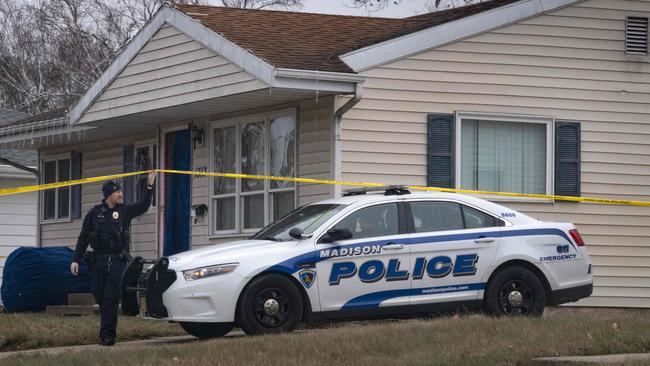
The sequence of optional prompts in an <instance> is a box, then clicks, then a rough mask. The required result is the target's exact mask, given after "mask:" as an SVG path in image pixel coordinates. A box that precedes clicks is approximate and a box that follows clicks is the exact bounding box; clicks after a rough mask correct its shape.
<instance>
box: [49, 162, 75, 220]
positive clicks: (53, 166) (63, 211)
mask: <svg viewBox="0 0 650 366" xmlns="http://www.w3.org/2000/svg"><path fill="white" fill-rule="evenodd" d="M70 162H71V159H70V155H66V156H64V157H58V158H51V159H46V160H43V162H42V172H43V175H42V180H43V183H44V184H47V183H56V182H65V181H68V180H70V172H71V168H72V167H71V163H70ZM42 217H43V221H54V220H60V219H68V218H70V187H62V188H54V189H47V190H45V191H43V216H42Z"/></svg>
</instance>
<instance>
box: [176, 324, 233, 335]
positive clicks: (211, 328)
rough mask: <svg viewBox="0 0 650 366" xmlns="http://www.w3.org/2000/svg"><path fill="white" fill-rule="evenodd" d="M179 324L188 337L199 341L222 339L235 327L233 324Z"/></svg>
mask: <svg viewBox="0 0 650 366" xmlns="http://www.w3.org/2000/svg"><path fill="white" fill-rule="evenodd" d="M180 324H181V328H183V330H184V331H186V332H187V333H188V334H189V335H193V336H195V337H197V338H200V339H207V338H218V337H223V336H225V335H226V334H228V333H229V332H230V331H231V330H232V329H233V328H234V327H235V324H234V323H198V322H181V323H180Z"/></svg>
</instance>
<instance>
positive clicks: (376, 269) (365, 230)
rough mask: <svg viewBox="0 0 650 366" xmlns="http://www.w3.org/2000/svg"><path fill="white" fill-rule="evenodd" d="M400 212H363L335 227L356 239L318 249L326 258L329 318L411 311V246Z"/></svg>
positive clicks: (323, 285) (324, 306)
mask: <svg viewBox="0 0 650 366" xmlns="http://www.w3.org/2000/svg"><path fill="white" fill-rule="evenodd" d="M400 211H401V208H399V206H398V203H397V201H395V202H391V203H382V204H376V205H372V206H367V207H363V208H360V209H358V210H356V211H354V212H352V213H350V214H349V215H347V216H346V217H345V218H343V219H342V220H340V221H339V222H338V223H337V224H336V225H335V226H334V228H335V229H343V228H346V229H349V230H350V232H352V235H353V237H352V238H351V239H348V240H344V241H340V242H336V243H322V242H319V243H317V244H316V250H317V251H319V252H320V258H327V259H326V260H322V261H320V262H318V263H317V264H316V270H317V272H318V274H319V276H320V280H319V281H318V290H319V295H320V300H321V310H322V311H323V312H325V313H324V316H325V317H326V318H336V317H348V316H363V315H368V316H371V315H380V314H388V313H394V312H399V311H408V305H409V293H408V291H409V286H410V285H409V281H408V276H409V268H410V263H409V246H408V245H406V244H407V240H408V234H406V230H405V228H404V230H400V227H399V222H400V220H399V219H398V218H399V214H398V212H400ZM319 241H320V240H319ZM398 306H400V308H397V307H398ZM402 306H403V307H402Z"/></svg>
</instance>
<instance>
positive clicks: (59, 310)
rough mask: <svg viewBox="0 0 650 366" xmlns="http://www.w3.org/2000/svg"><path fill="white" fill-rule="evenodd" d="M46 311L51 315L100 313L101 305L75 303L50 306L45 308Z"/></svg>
mask: <svg viewBox="0 0 650 366" xmlns="http://www.w3.org/2000/svg"><path fill="white" fill-rule="evenodd" d="M45 312H46V313H47V314H50V315H75V316H79V315H90V314H93V313H99V307H98V306H74V305H60V306H48V307H46V308H45Z"/></svg>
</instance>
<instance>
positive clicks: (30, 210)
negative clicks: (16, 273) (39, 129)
mask: <svg viewBox="0 0 650 366" xmlns="http://www.w3.org/2000/svg"><path fill="white" fill-rule="evenodd" d="M25 117H26V116H25V115H24V114H22V113H19V112H14V111H11V110H8V109H4V108H0V128H2V127H4V126H7V125H9V124H11V123H12V122H15V121H16V120H20V119H22V118H25ZM14 147H17V146H14ZM7 160H8V161H7ZM37 161H38V159H37V154H36V151H35V150H20V149H11V148H8V147H5V146H0V189H1V188H11V187H21V186H27V185H34V184H37V183H38V182H37V176H36V175H34V173H32V172H29V171H27V170H25V169H19V168H17V167H16V166H15V165H19V166H22V167H27V168H32V169H33V168H35V167H36V166H37V165H38V163H37ZM10 163H14V165H9V164H10ZM37 198H38V194H37V193H35V192H32V193H24V194H19V195H13V196H0V286H1V285H2V268H3V267H4V264H5V260H6V259H7V257H8V256H9V254H10V253H11V252H12V251H13V250H14V249H16V248H18V247H21V246H30V247H35V246H36V243H37V236H36V234H37V227H38V216H37V215H36V210H37V208H38V199H37Z"/></svg>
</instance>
